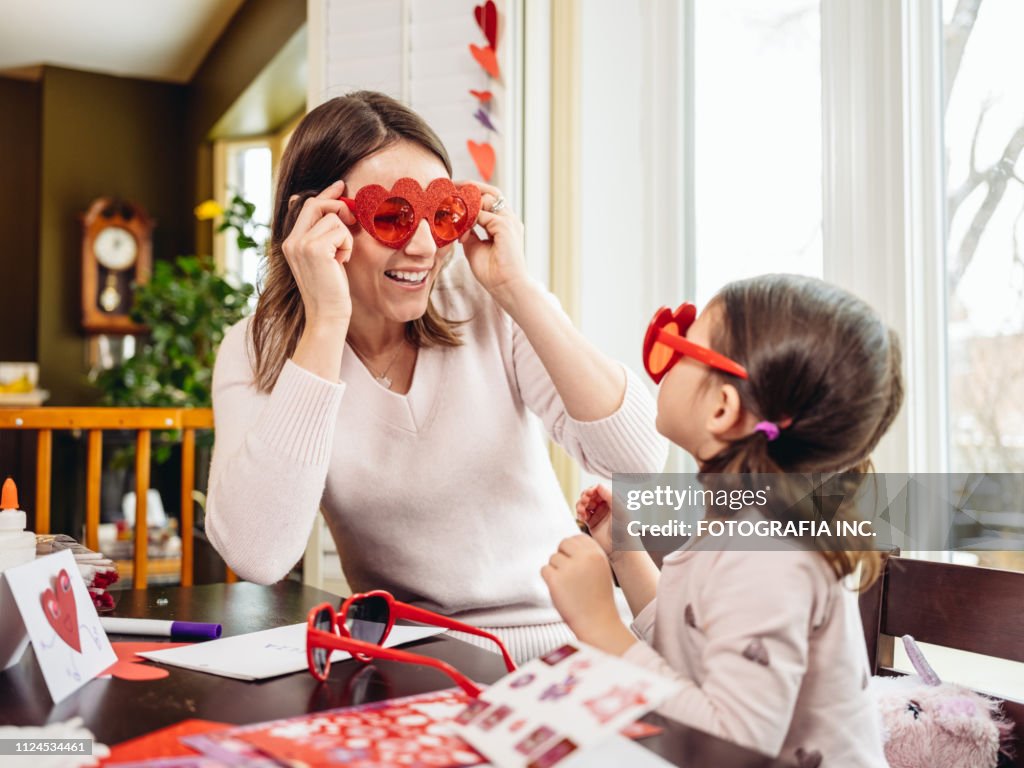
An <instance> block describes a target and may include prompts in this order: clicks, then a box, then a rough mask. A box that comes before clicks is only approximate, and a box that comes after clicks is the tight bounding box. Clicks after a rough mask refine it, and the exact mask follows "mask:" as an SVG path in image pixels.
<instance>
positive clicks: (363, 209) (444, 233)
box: [341, 178, 480, 248]
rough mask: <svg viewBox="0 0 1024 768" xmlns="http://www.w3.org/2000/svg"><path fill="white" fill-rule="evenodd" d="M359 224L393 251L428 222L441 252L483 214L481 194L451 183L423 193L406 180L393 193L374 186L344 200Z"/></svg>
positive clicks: (434, 184) (435, 185) (435, 184)
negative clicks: (423, 222) (481, 212)
mask: <svg viewBox="0 0 1024 768" xmlns="http://www.w3.org/2000/svg"><path fill="white" fill-rule="evenodd" d="M341 200H342V202H344V203H345V204H346V205H348V207H349V208H351V209H352V213H353V214H355V217H356V220H357V221H358V222H359V224H360V226H362V228H363V229H365V230H366V231H367V232H368V233H369V234H370V236H371V237H372V238H373V239H374V240H376V241H377V242H379V243H382V244H384V245H386V246H388V247H389V248H401V247H402V246H404V245H405V244H406V243H407V242H409V240H410V238H412V236H413V234H414V233H415V232H416V227H418V226H419V223H420V220H421V219H426V220H427V223H428V224H429V225H430V231H431V233H432V234H433V236H434V242H435V243H437V247H438V248H441V247H443V246H446V245H448V243H451V242H454V241H456V240H458V239H459V238H460V237H462V236H463V235H464V234H465V233H466V231H467V230H468V229H469V228H470V227H472V226H473V224H474V223H476V217H477V215H478V214H479V213H480V190H479V189H478V188H477V187H475V186H474V185H472V184H463V185H461V186H458V187H457V186H455V184H453V183H452V180H451V179H445V178H441V179H434V180H433V181H432V182H430V184H428V185H427V188H426V189H423V187H421V186H420V185H419V182H417V181H416V180H415V179H410V178H403V179H399V180H398V181H396V182H395V183H394V185H393V186H392V187H391V189H384V187H382V186H380V185H379V184H370V185H368V186H365V187H363V188H362V189H360V190H359V192H357V193H356V196H355V198H351V197H343V198H341Z"/></svg>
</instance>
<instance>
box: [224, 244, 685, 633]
mask: <svg viewBox="0 0 1024 768" xmlns="http://www.w3.org/2000/svg"><path fill="white" fill-rule="evenodd" d="M550 298H551V301H552V302H554V303H556V304H557V301H556V300H555V299H554V297H553V296H552V297H550ZM433 301H434V302H435V305H436V306H437V308H438V309H439V311H440V313H441V314H442V315H443V316H444V317H446V318H449V319H453V320H466V321H467V322H466V323H465V324H464V325H461V326H460V327H459V332H460V334H461V338H462V340H463V342H464V343H463V345H462V346H460V347H449V348H444V347H431V348H424V349H420V350H419V356H418V359H417V362H416V369H415V373H414V376H413V381H412V386H411V388H410V390H409V393H408V394H407V395H400V394H397V393H395V392H391V391H389V390H387V389H385V388H384V387H382V386H380V384H378V383H377V382H376V381H375V380H374V378H373V376H372V375H371V374H370V373H369V372H368V371H367V370H366V368H365V367H364V366H363V365H362V363H360V362H359V360H358V359H357V358H356V356H355V355H354V354H348V352H346V354H345V355H344V356H343V358H342V363H341V370H340V371H339V376H338V380H337V381H325V380H324V379H321V378H319V377H317V376H315V375H313V374H311V373H310V372H308V371H306V370H305V369H303V368H300V367H299V366H297V365H295V364H294V363H292V362H290V361H289V362H287V363H286V364H285V366H284V369H283V370H282V371H281V374H280V376H279V377H278V380H277V383H276V384H275V386H274V388H273V391H272V392H270V393H261V392H258V391H257V390H256V388H255V386H254V385H253V369H252V365H251V363H250V360H251V349H250V347H251V342H250V334H249V323H248V321H243V322H242V323H239V324H238V325H236V326H234V327H233V328H232V329H231V330H230V331H229V333H228V334H227V336H226V338H225V339H224V342H223V344H222V345H221V348H220V351H219V353H218V356H217V365H216V369H215V371H214V382H213V385H214V392H213V400H214V416H215V422H216V424H215V426H216V444H215V447H214V455H213V464H212V467H211V472H210V490H209V497H208V503H207V510H206V530H207V533H208V535H209V537H210V539H211V541H212V542H213V544H214V546H215V547H216V548H217V550H218V552H220V553H221V555H222V556H223V557H224V558H225V560H226V561H227V562H228V564H229V565H230V566H231V567H232V568H233V569H234V570H235V571H236V572H237V573H238V574H239V575H241V576H242V577H243V578H246V579H249V580H251V581H255V582H260V583H269V582H273V581H276V580H278V579H280V578H282V577H283V576H284V575H285V574H286V573H287V572H288V570H289V569H290V568H291V567H292V566H293V565H294V564H295V562H296V561H298V560H299V558H300V557H301V556H302V554H303V551H304V549H305V546H306V541H307V539H308V538H309V534H310V531H311V529H312V527H313V523H314V521H315V519H316V516H317V510H318V509H319V508H322V509H323V514H324V517H325V519H326V521H327V523H328V526H329V528H330V530H331V533H332V535H333V537H334V540H335V542H336V544H337V546H338V552H339V554H340V557H341V563H342V567H343V569H344V572H345V576H346V578H347V579H348V582H349V584H350V585H351V586H352V588H353V589H356V590H365V589H388V590H390V591H391V592H393V593H394V594H395V595H396V597H399V598H400V599H404V600H413V601H416V602H418V603H420V604H422V605H424V606H425V607H427V608H431V609H434V610H440V611H442V612H445V613H449V614H460V617H461V618H463V619H465V620H467V621H470V622H472V623H475V624H477V625H480V626H512V625H520V624H543V623H548V622H557V621H560V618H559V616H558V614H557V612H556V611H555V610H554V608H553V606H552V605H551V600H550V596H549V594H548V591H547V588H546V587H545V585H544V582H543V580H542V579H541V578H540V569H541V567H542V566H543V565H544V564H545V563H546V562H547V559H548V557H549V556H550V555H551V553H552V552H553V551H554V550H555V549H557V547H558V543H559V541H561V539H562V538H564V537H565V536H569V535H572V534H574V533H578V531H577V529H576V527H575V524H574V523H573V518H572V515H571V513H570V512H569V510H568V508H567V505H566V502H565V499H564V497H563V495H562V492H561V488H560V486H559V484H558V481H557V478H556V476H555V474H554V470H553V469H552V466H551V461H550V459H549V458H548V454H547V447H546V445H545V441H544V439H543V436H542V434H541V433H540V430H539V429H538V428H537V425H536V424H535V421H536V420H535V419H533V418H532V417H531V413H532V414H536V415H537V416H539V417H540V421H541V422H542V424H543V427H544V428H545V429H546V431H547V433H548V434H549V435H550V436H551V437H552V438H553V439H554V440H555V441H556V442H558V443H559V444H560V445H562V446H563V447H564V448H565V449H566V451H567V452H568V453H569V454H570V455H572V456H573V457H574V458H575V459H576V460H577V461H579V462H580V464H582V465H583V466H584V467H585V468H587V469H588V470H589V471H591V472H594V473H596V474H600V475H604V476H608V477H610V476H611V474H612V473H613V472H654V471H660V469H661V468H662V466H663V464H664V461H665V457H666V455H667V444H666V443H665V441H664V439H663V438H661V437H660V436H659V435H658V434H657V432H656V430H655V428H654V413H655V408H654V401H653V398H652V397H651V395H650V393H649V392H648V391H647V390H646V389H645V388H644V387H643V385H642V384H641V383H640V381H639V379H638V377H636V376H635V375H634V374H632V373H627V384H626V390H625V395H624V399H623V402H622V404H621V406H620V407H619V408H618V410H616V411H615V412H614V413H612V414H610V415H609V416H607V417H606V418H604V419H600V420H598V421H592V422H582V421H577V420H576V419H574V418H572V417H571V416H570V415H569V414H568V413H567V411H566V409H565V406H564V404H563V403H562V400H561V398H560V397H559V395H558V392H557V390H556V389H555V387H554V385H553V383H552V381H551V378H550V377H549V376H548V373H547V371H546V370H545V368H544V365H543V364H542V363H541V361H540V359H539V358H538V356H537V354H536V353H535V352H534V350H533V348H532V347H531V346H530V343H529V341H528V340H527V338H526V335H525V333H524V332H523V331H522V329H521V328H519V326H518V325H516V324H515V323H514V322H512V320H511V318H510V317H509V316H508V315H507V314H506V313H505V312H504V311H503V310H502V309H501V308H500V307H499V306H498V305H497V304H496V303H495V302H494V301H493V299H491V297H490V295H489V294H488V293H487V292H486V291H485V290H484V289H483V288H482V287H481V286H480V285H479V284H478V283H477V281H476V280H475V279H474V278H473V276H472V274H471V273H470V272H469V267H468V264H467V263H466V262H465V260H464V259H463V258H461V257H459V258H457V259H456V260H455V261H454V262H453V263H452V264H451V265H450V266H449V267H448V268H447V269H445V270H444V271H443V272H442V273H441V275H440V277H439V279H438V283H437V285H436V286H435V288H434V294H433Z"/></svg>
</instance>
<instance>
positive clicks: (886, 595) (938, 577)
mask: <svg viewBox="0 0 1024 768" xmlns="http://www.w3.org/2000/svg"><path fill="white" fill-rule="evenodd" d="M860 610H861V618H862V620H863V622H864V635H865V640H866V641H867V647H868V660H869V662H870V663H871V667H872V673H873V674H877V675H899V674H902V673H901V672H898V671H897V670H895V669H893V655H894V646H895V638H897V637H902V636H903V635H912V636H913V637H914V639H915V640H917V641H919V642H922V643H931V644H933V645H939V646H942V647H945V648H954V649H957V650H961V651H969V652H972V653H979V654H982V655H985V656H992V657H995V658H999V659H1008V660H1010V661H1016V662H1024V573H1018V572H1015V571H1001V570H996V569H993V568H978V567H974V566H966V565H951V564H949V563H935V562H930V561H927V560H914V559H910V558H901V557H896V556H889V557H887V558H886V562H885V566H884V568H883V572H882V577H881V578H880V579H879V580H878V581H876V582H875V583H874V585H872V587H871V588H870V589H869V590H867V591H866V592H864V593H863V594H862V595H861V598H860ZM982 693H984V691H982ZM999 698H1001V699H1002V701H1003V709H1004V711H1005V712H1006V714H1007V716H1008V717H1009V718H1010V719H1011V720H1013V722H1014V724H1015V728H1014V737H1015V739H1016V746H1017V759H1016V760H1017V762H1016V764H1017V765H1024V701H1018V700H1014V699H1003V698H1002V697H999Z"/></svg>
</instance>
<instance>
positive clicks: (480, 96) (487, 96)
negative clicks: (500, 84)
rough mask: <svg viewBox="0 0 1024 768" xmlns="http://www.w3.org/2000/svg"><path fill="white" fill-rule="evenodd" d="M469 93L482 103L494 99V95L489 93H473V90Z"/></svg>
mask: <svg viewBox="0 0 1024 768" xmlns="http://www.w3.org/2000/svg"><path fill="white" fill-rule="evenodd" d="M469 92H470V93H472V94H473V95H474V96H475V97H476V98H477V99H479V100H480V101H481V102H483V103H486V102H488V101H490V100H491V99H492V98H493V97H494V94H493V93H491V92H490V91H474V90H473V89H470V91H469Z"/></svg>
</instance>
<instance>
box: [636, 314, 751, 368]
mask: <svg viewBox="0 0 1024 768" xmlns="http://www.w3.org/2000/svg"><path fill="white" fill-rule="evenodd" d="M696 319H697V307H696V305H694V304H689V303H685V304H680V305H679V307H678V308H677V309H676V311H675V312H673V311H672V310H671V309H669V308H668V307H662V308H661V309H659V310H658V311H657V312H655V313H654V318H653V319H652V320H651V324H650V325H648V326H647V335H646V336H645V337H644V368H646V369H647V373H648V374H650V377H651V378H652V379H654V383H655V384H660V383H661V380H662V379H663V378H664V376H665V374H666V373H668V371H669V369H670V368H671V367H672V366H673V365H675V364H676V363H678V362H679V361H680V360H682V359H683V358H684V357H691V358H693V359H694V360H697V361H699V362H701V363H704V365H707V366H710V367H712V368H716V369H718V370H719V371H724V372H725V373H728V374H731V375H733V376H738V377H739V378H741V379H746V378H749V377H748V375H747V369H746V368H744V367H743V366H742V365H740V364H739V363H737V362H735V361H734V360H730V359H729V358H728V357H726V356H725V355H723V354H720V353H718V352H715V351H714V350H711V349H708V348H707V347H702V346H700V345H699V344H694V343H693V342H692V341H690V340H689V339H687V338H686V332H687V331H688V330H689V329H690V326H691V325H693V321H694V320H696Z"/></svg>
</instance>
